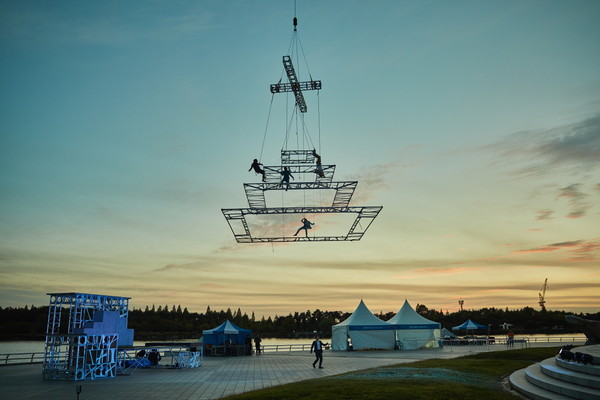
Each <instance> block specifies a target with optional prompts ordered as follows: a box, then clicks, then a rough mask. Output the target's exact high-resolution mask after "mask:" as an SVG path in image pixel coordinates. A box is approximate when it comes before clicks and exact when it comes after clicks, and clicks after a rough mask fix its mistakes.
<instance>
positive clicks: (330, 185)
mask: <svg viewBox="0 0 600 400" xmlns="http://www.w3.org/2000/svg"><path fill="white" fill-rule="evenodd" d="M356 185H358V181H340V182H326V181H318V182H291V183H290V184H289V186H288V185H283V184H281V183H279V182H278V183H269V182H266V183H244V191H245V192H246V198H247V199H248V205H249V206H250V207H251V208H266V207H267V205H266V200H265V192H266V191H269V190H314V189H331V190H335V191H336V192H335V196H334V198H333V203H332V206H333V207H347V206H348V205H349V204H350V200H351V199H352V195H353V194H354V190H355V189H356Z"/></svg>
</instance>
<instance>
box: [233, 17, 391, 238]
mask: <svg viewBox="0 0 600 400" xmlns="http://www.w3.org/2000/svg"><path fill="white" fill-rule="evenodd" d="M293 23H294V34H293V37H292V45H291V46H290V47H291V49H292V50H291V51H290V53H294V50H293V49H294V48H295V49H298V48H299V47H300V45H294V43H296V42H298V43H299V39H298V36H297V18H296V17H294V20H293ZM296 53H297V54H299V52H298V51H297V50H296ZM302 53H303V50H302ZM282 61H283V70H284V73H285V75H286V77H287V80H288V82H287V83H285V82H283V83H282V79H280V80H279V82H278V83H275V84H271V85H270V92H271V93H272V95H275V94H278V93H293V95H294V101H295V103H294V110H293V111H292V112H291V113H290V115H291V117H290V121H287V122H286V126H287V127H291V126H300V127H301V129H303V130H305V129H306V124H305V119H304V116H305V114H306V113H307V111H308V107H307V104H306V99H305V97H304V95H303V91H317V94H318V92H319V91H320V90H321V89H322V83H321V81H320V80H314V79H312V76H311V77H310V79H309V80H306V81H300V80H299V78H298V73H297V71H296V68H295V67H294V63H293V62H292V56H291V55H286V56H283V59H282ZM307 69H308V68H307ZM271 103H272V102H271ZM319 112H320V111H319ZM270 114H271V112H270V111H269V115H270ZM319 115H320V114H319ZM293 119H295V121H292V120H293ZM294 122H295V123H294ZM267 126H268V121H267ZM319 129H320V124H319ZM305 133H306V132H305ZM288 136H289V130H288V132H286V139H285V141H284V148H283V149H282V150H281V154H280V156H281V157H280V163H279V165H262V164H260V163H259V161H258V159H255V160H254V163H253V165H252V167H253V168H254V170H255V172H256V173H257V174H260V175H262V182H258V183H244V184H243V186H244V191H245V194H246V198H247V200H248V207H247V208H222V209H221V211H222V213H223V216H224V217H225V219H226V221H227V223H228V224H229V227H230V229H231V231H232V233H233V236H234V238H235V240H236V241H237V242H238V243H269V242H307V241H313V242H326V241H335V242H337V241H357V240H360V239H362V237H363V235H364V234H365V232H366V231H367V229H368V228H369V227H370V226H371V224H372V222H373V221H374V220H375V218H377V216H378V215H379V212H380V211H381V210H382V208H383V207H382V206H356V205H351V200H352V197H353V195H354V192H355V190H356V187H357V185H358V181H348V180H343V181H335V180H334V174H335V171H336V166H335V165H331V164H322V163H321V156H320V155H319V154H318V152H317V150H316V149H315V147H316V146H309V145H308V144H307V143H309V142H311V139H310V137H309V136H308V140H306V141H303V142H302V143H301V145H300V146H298V145H297V148H290V147H289V146H288V143H289V141H288ZM319 137H320V131H319ZM265 138H266V132H265ZM264 142H265V140H264V139H263V149H264ZM297 144H300V143H299V142H297ZM307 147H308V148H307ZM262 152H263V150H261V152H260V153H261V156H262ZM252 167H251V168H252ZM288 176H291V177H292V178H293V180H292V181H290V180H289V177H288ZM315 191H318V192H319V193H323V192H328V193H331V194H332V195H331V201H330V202H329V203H327V204H323V199H322V196H321V195H319V201H318V202H313V203H312V204H310V201H309V200H310V199H312V198H313V197H311V196H309V195H307V193H309V192H315ZM270 193H278V194H280V195H281V199H282V200H281V201H282V203H284V204H283V205H282V206H280V207H274V206H272V205H270V203H269V201H268V196H269V195H270ZM294 193H301V196H302V198H303V201H302V205H298V204H293V205H292V204H291V202H290V203H289V204H285V201H286V200H285V198H286V196H289V195H291V194H294ZM293 214H297V215H299V216H302V221H307V222H305V223H304V224H305V225H304V227H306V228H307V229H305V230H306V234H305V235H304V236H303V235H298V232H299V231H300V230H301V229H303V228H300V229H298V231H297V232H296V234H294V229H292V228H291V227H288V226H287V225H289V223H286V222H285V221H284V220H283V217H284V216H289V215H293ZM340 214H350V215H354V216H355V218H354V220H353V221H351V222H350V223H349V227H348V230H344V231H342V232H341V233H327V234H322V233H320V232H319V233H313V234H312V235H310V236H309V235H308V230H309V229H310V230H311V231H312V232H318V231H320V227H319V226H317V227H316V228H315V229H313V228H312V225H314V223H312V222H310V221H308V218H307V217H310V218H313V217H314V218H319V216H325V215H329V216H331V215H340ZM276 216H281V217H282V220H281V221H280V222H277V221H278V219H277V217H276ZM258 217H263V218H265V219H266V220H267V221H266V222H264V223H262V224H260V223H258V224H257V225H258V227H259V229H256V228H253V225H252V224H251V223H250V222H249V218H253V219H256V218H258ZM268 225H271V226H272V225H281V226H282V227H281V229H275V230H274V231H276V233H275V234H274V233H273V232H272V231H271V232H269V233H267V234H265V229H260V228H261V227H264V226H268Z"/></svg>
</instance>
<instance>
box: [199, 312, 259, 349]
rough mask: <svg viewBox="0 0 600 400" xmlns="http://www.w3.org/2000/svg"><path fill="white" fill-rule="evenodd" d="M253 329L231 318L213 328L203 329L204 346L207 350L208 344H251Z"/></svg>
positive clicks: (211, 345) (209, 345)
mask: <svg viewBox="0 0 600 400" xmlns="http://www.w3.org/2000/svg"><path fill="white" fill-rule="evenodd" d="M251 337H252V330H251V329H244V328H240V327H239V326H236V325H234V324H233V323H232V322H230V321H229V320H227V321H225V322H223V323H222V324H221V325H219V326H217V327H216V328H213V329H208V330H204V331H202V346H203V347H204V351H205V352H206V348H207V346H208V347H209V348H210V347H214V346H226V345H227V346H229V345H238V346H241V345H244V346H245V345H250V346H251Z"/></svg>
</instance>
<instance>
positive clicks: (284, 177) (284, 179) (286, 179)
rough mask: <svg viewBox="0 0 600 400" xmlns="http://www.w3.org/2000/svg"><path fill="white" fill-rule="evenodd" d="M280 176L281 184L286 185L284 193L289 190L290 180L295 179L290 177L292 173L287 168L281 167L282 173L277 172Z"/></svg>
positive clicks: (292, 176)
mask: <svg viewBox="0 0 600 400" xmlns="http://www.w3.org/2000/svg"><path fill="white" fill-rule="evenodd" d="M279 173H280V174H281V184H282V185H283V184H284V183H285V184H286V187H285V191H286V192H287V190H288V189H289V188H290V178H292V179H295V178H294V175H292V171H290V169H289V168H288V167H283V171H281V172H279Z"/></svg>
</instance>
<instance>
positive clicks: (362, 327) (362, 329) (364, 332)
mask: <svg viewBox="0 0 600 400" xmlns="http://www.w3.org/2000/svg"><path fill="white" fill-rule="evenodd" d="M331 331H332V332H331V349H332V350H348V345H349V343H348V341H349V340H350V341H352V348H353V349H354V350H362V349H388V350H392V349H393V348H394V327H393V326H391V325H390V324H388V323H387V322H385V321H382V320H380V319H379V318H377V317H376V316H375V315H373V313H372V312H371V311H369V309H368V308H367V306H366V305H365V303H363V301H362V300H361V301H360V303H359V304H358V307H356V310H354V312H353V313H352V315H351V316H349V317H348V318H347V319H346V320H344V321H342V322H340V323H339V324H337V325H334V326H332V327H331Z"/></svg>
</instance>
